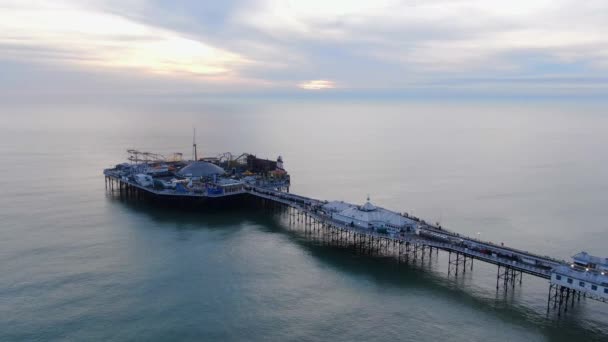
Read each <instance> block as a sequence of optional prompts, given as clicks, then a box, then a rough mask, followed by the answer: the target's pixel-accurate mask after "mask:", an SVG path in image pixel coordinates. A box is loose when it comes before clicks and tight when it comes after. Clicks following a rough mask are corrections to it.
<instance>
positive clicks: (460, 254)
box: [105, 172, 608, 314]
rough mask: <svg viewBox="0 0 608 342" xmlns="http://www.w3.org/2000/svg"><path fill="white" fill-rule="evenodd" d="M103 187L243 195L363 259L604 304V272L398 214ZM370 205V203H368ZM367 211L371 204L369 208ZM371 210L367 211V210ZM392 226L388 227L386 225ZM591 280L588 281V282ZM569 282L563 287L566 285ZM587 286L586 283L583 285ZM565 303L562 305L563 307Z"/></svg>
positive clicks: (250, 188) (264, 194) (257, 194)
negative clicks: (492, 270) (437, 262)
mask: <svg viewBox="0 0 608 342" xmlns="http://www.w3.org/2000/svg"><path fill="white" fill-rule="evenodd" d="M105 175H106V187H107V188H108V189H111V190H112V191H113V190H114V187H115V186H117V187H118V189H119V190H120V191H121V193H122V192H123V191H125V192H126V193H127V194H135V195H136V196H139V194H142V193H143V194H145V195H153V196H155V197H160V198H162V197H178V198H221V197H230V196H233V195H239V194H241V195H242V194H247V195H251V196H253V198H257V199H258V200H259V201H260V202H261V203H262V205H263V206H265V207H270V208H273V210H274V209H276V210H280V211H281V212H282V213H286V214H287V215H288V217H289V223H290V225H292V224H293V225H296V224H297V225H298V226H300V227H302V228H303V229H304V231H306V232H311V231H312V232H315V233H316V234H320V235H321V236H322V238H323V239H329V241H331V242H332V243H333V244H335V245H338V246H346V247H350V248H355V249H356V250H358V251H361V252H362V253H364V254H370V255H373V254H375V255H381V256H389V257H394V258H396V259H397V260H398V261H399V262H409V261H410V260H414V261H415V260H418V259H422V260H424V257H425V255H428V257H431V255H432V253H433V251H435V254H437V253H438V252H439V251H444V252H447V253H448V275H450V274H451V273H452V272H453V273H454V274H455V275H458V273H459V272H461V273H465V272H466V271H467V268H469V269H470V270H472V269H473V261H474V260H478V261H483V262H486V263H489V264H494V265H496V266H497V274H496V288H497V289H499V288H500V287H501V284H502V287H503V288H504V291H507V290H508V289H509V288H511V287H515V284H516V283H519V284H521V283H522V279H523V274H529V275H532V276H535V277H540V278H543V279H549V280H550V287H549V300H548V306H547V308H548V309H549V307H550V304H551V303H553V306H554V307H555V308H557V307H558V305H559V310H558V314H559V312H561V308H562V305H565V307H566V310H567V307H568V305H567V303H568V301H569V300H571V301H573V300H574V299H573V298H575V294H578V297H579V298H580V296H581V293H582V294H583V296H588V297H589V298H592V299H597V300H600V301H604V302H606V301H608V277H607V276H606V272H604V271H602V272H601V275H600V272H599V271H598V272H596V271H593V270H592V272H588V271H589V269H588V268H585V266H583V267H582V268H581V267H580V266H581V265H576V267H575V264H573V263H569V262H566V261H564V260H559V259H556V258H552V257H550V256H544V255H539V254H537V253H532V252H529V251H523V250H520V249H516V248H513V247H509V246H504V245H503V244H502V243H501V244H500V245H498V244H495V243H492V242H489V241H482V240H479V239H475V238H472V237H468V236H464V235H461V234H458V233H456V232H453V231H449V230H446V229H444V228H442V227H440V226H437V225H432V224H429V223H427V222H425V221H423V220H421V219H419V218H416V217H412V216H408V215H407V214H400V213H397V212H393V211H389V210H386V209H382V208H376V207H373V206H372V207H373V209H371V210H372V211H375V210H379V211H380V210H381V211H382V214H383V215H389V216H391V217H392V218H393V219H394V218H395V217H397V218H399V220H400V221H405V222H409V223H411V225H409V226H408V228H407V229H403V228H401V229H399V230H394V229H393V230H391V231H387V230H385V229H374V228H373V227H371V226H365V227H362V226H360V225H359V226H357V225H355V224H353V222H351V221H348V222H345V221H344V220H340V219H338V218H339V217H338V218H337V217H336V216H335V213H332V212H331V211H328V210H327V206H328V205H331V203H330V202H328V201H324V200H319V199H314V198H310V197H306V196H301V195H297V194H293V193H289V192H286V191H278V190H276V189H272V188H269V187H263V186H257V185H251V184H242V185H241V186H240V187H238V188H236V189H235V190H233V191H231V192H229V193H221V194H214V193H211V192H204V191H203V192H201V191H199V192H195V191H192V192H187V193H182V192H178V191H176V190H172V189H163V190H157V189H154V188H153V187H149V186H147V187H146V186H142V185H140V184H138V183H137V182H134V181H133V180H129V179H128V178H126V177H120V176H119V175H116V174H113V173H112V172H105ZM339 203H340V205H342V206H346V207H350V208H356V209H357V210H361V211H364V209H365V208H364V206H355V205H352V204H348V203H344V202H339ZM367 204H369V202H368V203H367ZM369 205H371V204H369ZM368 209H369V208H368ZM388 226H390V225H388ZM590 279H591V280H590ZM566 280H567V281H566ZM585 282H588V283H585ZM564 303H565V304H564Z"/></svg>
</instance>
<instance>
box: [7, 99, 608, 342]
mask: <svg viewBox="0 0 608 342" xmlns="http://www.w3.org/2000/svg"><path fill="white" fill-rule="evenodd" d="M606 114H607V112H606V106H605V105H602V104H598V103H576V102H567V101H554V102H552V101H511V100H504V101H503V100H493V101H481V102H479V101H477V102H476V101H456V100H445V101H422V100H419V101H416V100H403V101H397V100H352V99H350V100H346V99H338V100H309V99H292V100H284V99H283V100H272V99H238V100H226V99H200V100H197V99H190V100H187V101H186V100H184V101H178V100H174V101H159V103H158V104H155V105H151V104H149V103H137V102H133V103H109V102H108V103H105V104H103V105H93V104H91V103H81V104H60V103H56V104H49V105H41V104H35V103H32V104H29V105H10V104H3V105H0V157H1V159H0V160H1V163H0V173H1V174H2V175H3V177H2V180H0V191H1V193H2V194H1V196H0V341H334V342H337V341H467V342H469V341H484V342H489V341H501V342H504V341H527V342H532V341H568V342H572V341H608V303H601V302H596V301H594V300H591V299H589V298H581V299H580V301H579V300H577V301H576V302H575V303H574V305H573V306H572V307H570V308H569V309H568V312H562V313H561V315H558V314H557V313H556V311H555V310H552V309H551V310H549V311H547V295H548V290H549V284H548V281H547V280H544V279H540V278H535V277H533V276H529V275H524V277H523V280H522V284H521V285H519V284H517V285H516V286H515V287H514V288H509V290H508V291H504V289H502V288H501V289H499V290H496V273H497V270H496V266H493V265H489V264H484V263H482V262H475V263H474V267H473V270H472V271H471V270H467V272H466V273H464V274H459V275H458V276H455V275H454V274H453V273H451V274H448V263H447V255H445V254H444V253H439V254H438V255H436V254H433V255H432V257H430V258H427V259H425V260H424V262H416V263H414V262H410V263H408V264H405V263H397V262H395V261H394V260H391V259H390V258H382V257H371V256H367V255H361V254H360V253H356V252H354V251H352V250H350V249H344V248H335V247H331V246H327V245H325V244H323V243H320V242H319V241H317V240H315V239H310V238H309V237H308V236H306V235H305V234H301V232H300V231H297V230H294V229H292V228H290V226H289V225H288V224H286V222H285V219H284V217H281V216H280V215H277V214H276V213H271V212H268V211H263V210H259V209H255V208H238V207H237V208H227V209H221V208H220V209H215V210H207V209H206V208H200V210H198V208H180V207H175V206H172V207H164V206H162V205H158V204H153V203H147V202H134V201H124V200H122V199H121V198H119V197H118V196H116V194H113V193H110V192H108V191H107V190H106V188H105V183H104V177H103V174H102V171H103V169H104V168H108V167H112V166H113V165H115V164H118V163H122V162H125V161H126V157H127V153H126V150H127V149H131V148H132V149H138V150H141V151H149V152H154V153H160V154H163V155H171V154H172V153H174V152H182V153H183V155H184V158H186V159H188V158H191V154H192V139H193V134H192V133H193V128H196V132H197V134H196V142H197V145H198V155H199V156H201V155H202V156H207V157H211V156H217V155H218V154H221V153H224V152H232V153H233V154H234V155H239V154H240V153H245V152H246V153H251V154H255V155H257V156H258V157H261V158H269V159H276V158H277V157H278V156H282V157H283V160H284V162H285V167H286V169H287V170H288V171H289V173H290V175H291V184H292V186H291V189H290V190H291V192H293V193H297V194H301V195H305V196H310V197H314V198H318V199H324V200H344V201H349V202H353V203H364V202H365V200H366V198H367V197H368V196H369V198H370V200H371V202H372V203H374V204H375V205H376V206H381V207H384V208H388V209H392V210H395V211H399V212H408V213H410V214H412V215H415V216H418V217H421V218H423V219H425V220H427V221H429V222H439V223H440V224H441V225H442V226H443V227H445V228H447V229H450V230H454V231H457V232H459V233H460V234H465V235H469V236H473V237H476V238H480V239H483V240H488V241H492V242H495V243H504V244H505V245H508V246H512V247H516V248H519V249H523V250H528V251H533V252H535V253H539V254H542V255H550V256H553V257H556V258H560V259H565V260H570V258H571V256H572V255H574V254H576V253H578V252H580V251H587V252H589V253H591V254H594V255H598V256H601V257H608V248H607V247H606V246H607V245H606V242H607V241H608V225H607V222H608V210H607V208H608V177H607V175H608V153H606V150H607V148H608V134H607V133H608V115H606Z"/></svg>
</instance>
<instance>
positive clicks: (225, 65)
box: [0, 0, 608, 96]
mask: <svg viewBox="0 0 608 342" xmlns="http://www.w3.org/2000/svg"><path fill="white" fill-rule="evenodd" d="M125 3H127V4H125ZM605 32H608V3H607V2H605V1H597V0H589V1H585V2H578V1H573V0H552V1H551V0H526V1H521V0H514V1H509V2H504V1H491V0H484V1H481V0H449V1H448V0H425V1H422V0H412V1H390V0H381V1H380V0H379V1H373V2H372V1H359V0H350V1H346V0H336V1H319V0H309V1H274V0H267V1H238V0H230V1H223V2H216V3H213V4H211V5H210V4H204V3H202V2H199V1H193V0H192V1H183V2H179V4H176V3H174V2H172V1H165V0H153V1H130V2H123V1H116V0H87V1H67V0H66V1H60V2H53V4H52V5H49V3H48V2H44V1H2V0H0V73H3V74H5V75H8V76H7V77H4V78H0V87H3V88H5V89H8V90H10V92H11V93H20V92H22V93H25V92H31V91H32V89H33V88H32V86H30V85H29V84H31V83H35V84H37V86H36V87H34V88H35V89H36V91H39V92H45V91H51V90H52V91H54V92H61V90H62V89H64V90H65V93H69V92H71V91H74V90H75V89H78V90H79V91H86V90H87V89H90V91H91V92H95V91H99V82H101V83H103V84H106V85H107V89H121V88H124V90H125V91H126V92H136V90H139V91H140V92H142V93H146V92H152V93H155V94H158V93H163V92H164V91H171V92H175V91H176V89H187V91H188V92H201V93H217V92H222V93H226V92H228V93H247V94H259V93H270V94H272V93H277V94H281V93H285V92H295V93H297V92H298V91H304V90H310V89H316V90H324V89H330V88H332V89H333V88H335V89H334V91H342V92H357V93H369V94H378V93H391V94H412V93H415V94H424V93H425V92H430V93H433V92H435V93H437V92H447V93H455V94H460V93H465V94H466V93H469V94H476V95H479V96H485V95H492V94H493V95H500V94H507V95H518V94H519V95H528V94H532V95H543V96H544V95H560V96H563V95H572V96H579V95H587V94H592V95H601V94H605V93H606V90H608V81H607V79H608V36H607V35H605ZM28 69H36V70H38V72H36V73H32V72H27V73H23V74H22V78H21V79H20V82H15V79H19V78H20V77H19V76H20V75H19V71H20V70H28ZM10 75H13V76H12V77H11V76H10ZM51 75H52V76H51ZM91 75H95V77H98V78H97V82H91V81H90V78H91ZM50 77H60V78H62V79H64V81H65V83H64V84H62V85H61V86H60V87H59V88H57V85H56V83H55V82H53V80H51V79H50ZM87 79H88V80H89V81H88V82H87ZM24 84H27V86H24ZM45 84H49V85H51V84H52V86H49V87H45V86H44V85H45ZM126 85H130V86H129V87H128V88H126ZM46 88H48V89H46Z"/></svg>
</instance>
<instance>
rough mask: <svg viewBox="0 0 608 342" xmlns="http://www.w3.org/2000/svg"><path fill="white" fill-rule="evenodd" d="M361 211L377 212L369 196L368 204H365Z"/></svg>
mask: <svg viewBox="0 0 608 342" xmlns="http://www.w3.org/2000/svg"><path fill="white" fill-rule="evenodd" d="M360 210H361V211H374V210H376V206H375V205H373V204H372V203H371V202H370V201H369V196H367V202H365V204H364V205H362V206H361V209H360Z"/></svg>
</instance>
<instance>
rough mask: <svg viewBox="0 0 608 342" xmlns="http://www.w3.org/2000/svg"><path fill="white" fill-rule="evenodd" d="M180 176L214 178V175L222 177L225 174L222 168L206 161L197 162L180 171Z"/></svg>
mask: <svg viewBox="0 0 608 342" xmlns="http://www.w3.org/2000/svg"><path fill="white" fill-rule="evenodd" d="M178 173H179V175H180V176H192V177H212V176H213V175H222V174H224V173H225V171H224V169H222V168H221V167H219V166H217V165H215V164H211V163H208V162H204V161H196V162H192V163H190V164H189V165H188V166H186V167H184V168H183V169H181V170H179V172H178Z"/></svg>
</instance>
